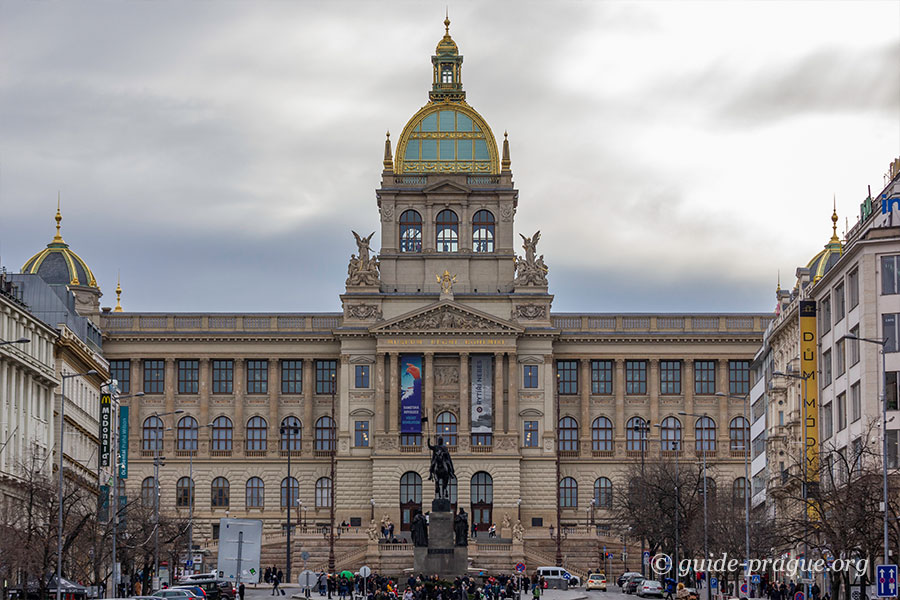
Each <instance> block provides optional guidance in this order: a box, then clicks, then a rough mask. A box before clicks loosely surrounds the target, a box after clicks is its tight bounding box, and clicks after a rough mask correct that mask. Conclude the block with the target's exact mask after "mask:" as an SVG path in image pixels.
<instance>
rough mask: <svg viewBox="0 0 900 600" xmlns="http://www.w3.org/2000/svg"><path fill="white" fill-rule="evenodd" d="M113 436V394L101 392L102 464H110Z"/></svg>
mask: <svg viewBox="0 0 900 600" xmlns="http://www.w3.org/2000/svg"><path fill="white" fill-rule="evenodd" d="M111 438H112V395H111V394H100V466H101V467H108V466H109V455H110V450H111V449H110V439H111Z"/></svg>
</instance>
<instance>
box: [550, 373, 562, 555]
mask: <svg viewBox="0 0 900 600" xmlns="http://www.w3.org/2000/svg"><path fill="white" fill-rule="evenodd" d="M559 435H560V432H559V367H557V371H556V566H557V567H561V566H562V536H561V535H560V534H559V533H560V531H562V527H561V522H562V498H561V497H560V496H561V494H562V489H560V484H561V483H562V480H561V472H560V471H561V469H560V460H559V459H560V456H559V446H560V439H559ZM550 537H553V527H552V526H551V527H550Z"/></svg>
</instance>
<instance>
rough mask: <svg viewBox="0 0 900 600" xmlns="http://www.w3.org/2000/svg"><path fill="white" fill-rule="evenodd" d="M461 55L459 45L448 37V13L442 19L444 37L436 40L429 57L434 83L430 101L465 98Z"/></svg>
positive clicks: (457, 100) (449, 100)
mask: <svg viewBox="0 0 900 600" xmlns="http://www.w3.org/2000/svg"><path fill="white" fill-rule="evenodd" d="M462 63H463V57H462V56H460V55H459V47H457V45H456V42H454V41H453V38H452V37H450V15H449V14H448V15H447V18H445V19H444V37H442V38H441V41H439V42H438V45H437V48H435V49H434V56H432V57H431V64H432V65H434V83H433V85H432V88H431V92H429V93H428V98H429V99H430V100H431V101H432V102H461V101H464V100H465V99H466V92H465V91H463V89H462Z"/></svg>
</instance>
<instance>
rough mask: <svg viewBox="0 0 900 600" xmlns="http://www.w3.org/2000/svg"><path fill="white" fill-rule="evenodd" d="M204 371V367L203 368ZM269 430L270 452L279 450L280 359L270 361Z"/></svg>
mask: <svg viewBox="0 0 900 600" xmlns="http://www.w3.org/2000/svg"><path fill="white" fill-rule="evenodd" d="M201 369H202V367H201ZM201 373H202V371H201ZM268 390H269V428H268V438H269V439H268V446H267V447H268V449H269V450H270V451H277V450H278V440H279V429H280V428H281V419H279V410H278V394H279V393H280V392H281V380H280V379H279V378H278V359H270V360H269V382H268Z"/></svg>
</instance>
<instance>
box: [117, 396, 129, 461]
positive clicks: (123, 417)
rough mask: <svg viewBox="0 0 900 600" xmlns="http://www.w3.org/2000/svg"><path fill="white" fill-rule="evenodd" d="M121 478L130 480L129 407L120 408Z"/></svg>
mask: <svg viewBox="0 0 900 600" xmlns="http://www.w3.org/2000/svg"><path fill="white" fill-rule="evenodd" d="M119 478H120V479H128V407H127V406H120V407H119Z"/></svg>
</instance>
